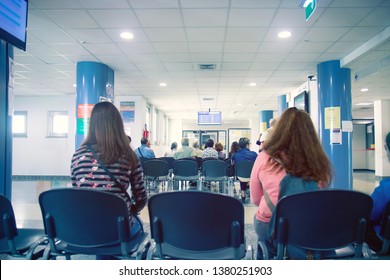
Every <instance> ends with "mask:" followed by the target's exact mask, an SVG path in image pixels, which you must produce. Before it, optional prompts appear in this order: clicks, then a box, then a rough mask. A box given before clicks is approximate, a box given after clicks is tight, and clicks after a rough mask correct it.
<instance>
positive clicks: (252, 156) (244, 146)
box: [232, 137, 257, 203]
mask: <svg viewBox="0 0 390 280" xmlns="http://www.w3.org/2000/svg"><path fill="white" fill-rule="evenodd" d="M249 145H250V141H249V139H248V138H246V137H242V138H240V140H238V146H239V147H240V149H239V150H238V151H237V152H236V153H235V154H234V155H233V158H232V160H233V162H234V163H235V164H236V163H237V162H240V161H244V160H250V161H255V160H256V158H257V153H256V152H254V151H251V150H249ZM238 180H239V181H240V189H241V200H242V202H243V203H244V202H245V200H246V190H247V189H248V185H249V182H245V181H243V180H240V178H238Z"/></svg>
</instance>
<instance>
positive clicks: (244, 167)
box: [234, 160, 255, 179]
mask: <svg viewBox="0 0 390 280" xmlns="http://www.w3.org/2000/svg"><path fill="white" fill-rule="evenodd" d="M254 163H255V162H254V161H250V160H243V161H239V162H235V164H234V165H235V166H234V168H235V175H236V177H242V178H248V179H249V178H250V177H251V172H252V168H253V164H254Z"/></svg>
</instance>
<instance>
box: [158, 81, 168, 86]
mask: <svg viewBox="0 0 390 280" xmlns="http://www.w3.org/2000/svg"><path fill="white" fill-rule="evenodd" d="M159 86H160V87H166V86H167V83H164V82H163V83H160V84H159Z"/></svg>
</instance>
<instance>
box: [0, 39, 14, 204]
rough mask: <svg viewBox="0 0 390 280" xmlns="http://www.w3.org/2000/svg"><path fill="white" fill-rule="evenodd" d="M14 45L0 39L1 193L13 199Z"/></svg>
mask: <svg viewBox="0 0 390 280" xmlns="http://www.w3.org/2000/svg"><path fill="white" fill-rule="evenodd" d="M10 58H11V59H12V58H13V47H12V46H10V45H8V44H7V43H5V42H4V41H2V40H0V193H1V194H3V195H4V196H6V197H7V198H8V199H10V200H11V193H12V113H13V108H10V106H9V105H12V104H11V103H10V102H9V95H10V94H12V93H11V92H8V82H9V70H10V69H9V62H10V60H9V59H10Z"/></svg>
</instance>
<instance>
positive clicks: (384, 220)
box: [380, 201, 390, 239]
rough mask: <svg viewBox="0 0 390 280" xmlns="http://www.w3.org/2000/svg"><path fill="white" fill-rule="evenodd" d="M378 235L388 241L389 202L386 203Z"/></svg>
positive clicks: (389, 228)
mask: <svg viewBox="0 0 390 280" xmlns="http://www.w3.org/2000/svg"><path fill="white" fill-rule="evenodd" d="M380 234H381V236H382V237H385V238H387V239H390V201H389V202H387V204H386V207H385V211H384V212H383V217H382V223H381V232H380Z"/></svg>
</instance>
